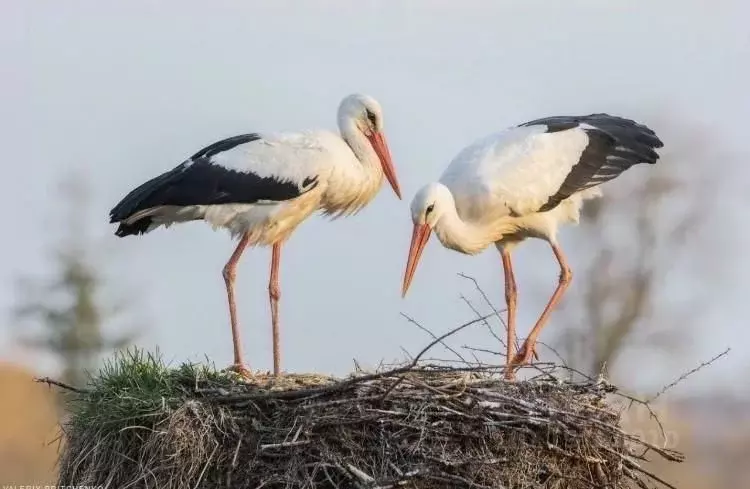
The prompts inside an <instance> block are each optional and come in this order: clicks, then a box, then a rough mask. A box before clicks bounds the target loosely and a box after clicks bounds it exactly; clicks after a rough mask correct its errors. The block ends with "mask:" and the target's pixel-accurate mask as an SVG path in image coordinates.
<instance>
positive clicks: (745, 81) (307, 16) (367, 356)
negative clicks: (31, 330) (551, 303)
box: [0, 0, 750, 388]
mask: <svg viewBox="0 0 750 489" xmlns="http://www.w3.org/2000/svg"><path fill="white" fill-rule="evenodd" d="M748 18H750V9H748V7H747V6H746V5H743V2H740V1H739V0H738V1H717V2H712V3H709V2H703V1H696V0H690V1H677V0H674V1H661V2H653V1H641V0H639V1H631V2H627V5H626V6H625V5H620V6H613V5H612V4H611V3H610V2H606V3H603V2H594V1H568V2H559V3H558V2H549V1H541V0H537V1H527V2H523V3H521V2H510V1H503V2H489V1H482V2H480V1H473V2H455V1H450V2H448V1H427V0H424V1H419V2H417V1H411V2H395V1H392V2H374V1H369V2H367V1H360V2H343V1H339V2H331V1H329V2H306V3H304V4H303V2H283V1H277V2H251V1H244V2H239V1H235V2H226V1H217V2H195V1H181V2H153V1H144V0H135V1H129V2H118V3H115V2H101V1H99V2H93V1H86V2H83V1H68V2H40V1H37V2H28V1H24V2H21V1H13V2H4V3H3V4H2V6H0V57H1V58H2V63H0V70H2V72H0V77H1V78H0V79H1V80H2V84H3V90H2V91H1V92H0V105H1V106H2V107H3V111H2V112H3V113H4V114H5V117H3V118H2V120H0V138H2V148H3V153H4V155H3V158H2V165H3V167H2V168H3V172H2V175H3V183H4V186H3V192H2V193H0V205H1V208H2V209H4V210H5V213H4V216H3V221H4V222H3V229H4V231H3V237H4V239H3V240H2V244H0V311H3V312H4V313H7V311H8V310H9V308H10V306H11V305H12V302H13V299H14V289H13V279H14V277H16V276H18V275H19V274H20V273H22V272H25V271H33V272H39V273H44V271H45V268H44V263H43V262H41V261H40V260H43V259H44V258H45V256H44V246H46V243H45V234H46V233H53V232H54V233H56V232H57V231H58V229H57V228H55V227H54V226H53V225H52V224H51V223H49V218H52V217H54V216H55V215H58V214H57V213H58V211H59V205H58V201H57V200H56V197H55V194H54V193H53V189H54V186H55V183H56V181H57V179H59V178H60V177H61V176H63V175H64V174H65V173H66V172H69V171H73V170H75V169H84V170H85V171H86V172H87V173H88V175H89V179H90V181H91V182H93V183H94V185H95V189H94V190H95V196H94V201H93V204H94V206H93V208H92V209H91V212H90V214H89V215H88V216H87V217H86V218H87V219H89V220H90V222H91V226H92V229H93V230H94V232H95V233H96V234H97V235H99V236H102V243H103V244H102V248H101V250H100V251H101V252H102V254H103V253H104V252H105V251H106V253H108V257H107V258H105V259H106V264H107V274H108V276H109V277H111V280H112V281H113V283H114V284H115V286H116V287H118V288H119V289H120V290H122V291H124V292H126V293H133V292H135V293H136V294H137V296H138V299H139V301H140V303H141V304H142V305H143V306H144V307H145V310H144V314H145V315H146V317H148V318H149V319H150V320H151V323H150V324H153V327H152V328H151V329H150V330H149V331H148V334H147V335H146V336H145V337H143V338H142V339H141V344H142V345H144V346H148V347H153V346H154V345H156V344H158V345H159V347H160V349H161V350H162V351H163V352H164V354H165V356H166V357H167V358H168V359H172V360H183V359H188V358H189V359H194V360H200V359H201V357H202V356H203V355H204V354H205V355H208V356H209V357H210V358H211V359H213V360H214V361H215V362H216V363H217V364H219V365H224V364H226V363H228V362H229V361H230V360H231V343H230V336H229V326H228V318H227V311H226V304H225V302H226V298H225V293H224V287H223V280H222V277H221V273H220V272H221V268H222V266H223V265H224V263H225V262H226V260H227V258H228V256H229V254H230V253H231V250H232V248H233V246H234V244H233V243H232V242H231V241H230V240H229V238H228V235H226V234H225V233H223V232H212V231H211V230H210V228H209V227H208V226H205V225H202V224H199V223H193V224H188V225H183V226H178V227H174V228H172V229H170V230H167V231H163V230H162V231H160V232H155V233H152V234H151V235H149V236H146V237H144V238H140V239H137V238H136V239H132V238H131V239H118V238H116V237H114V236H113V235H112V232H113V231H114V228H113V227H112V226H110V225H108V224H107V213H108V211H109V209H110V208H111V207H112V206H113V205H114V204H115V203H116V202H117V201H118V200H119V199H120V198H121V197H122V196H123V195H124V194H125V193H126V192H127V191H129V190H130V189H131V188H132V187H134V186H135V185H138V184H140V183H141V182H143V181H144V180H145V179H148V178H150V177H152V176H154V175H156V174H158V173H160V172H162V171H164V170H167V169H170V168H171V167H173V166H174V165H176V164H178V163H179V162H180V161H182V160H183V159H184V158H185V157H187V156H189V155H190V154H192V153H193V152H194V151H195V150H197V149H199V148H200V147H202V146H204V145H206V144H208V143H210V142H213V141H215V140H217V139H219V138H223V137H226V136H229V135H234V134H239V133H243V132H250V131H257V130H260V131H263V130H287V129H301V128H314V127H326V128H335V110H336V107H337V104H338V102H339V100H340V99H341V97H343V96H344V95H346V94H348V93H350V92H353V91H360V92H365V93H368V94H370V95H373V96H374V97H376V98H377V99H378V100H379V101H380V102H381V103H382V105H383V108H384V112H385V127H386V129H385V130H386V134H387V136H388V140H389V144H390V147H391V151H392V153H393V156H394V161H395V164H396V167H397V169H398V172H399V178H400V181H401V186H402V190H403V192H404V201H403V202H399V201H397V200H396V199H395V197H394V196H393V195H392V193H391V192H390V191H389V190H388V189H387V188H384V191H383V192H381V194H380V195H379V196H378V198H377V199H376V200H375V201H374V202H373V203H372V204H371V205H370V206H369V207H368V208H367V209H366V210H364V211H363V212H362V213H361V214H359V215H357V216H355V217H352V218H348V219H342V220H339V221H337V222H333V223H329V222H326V221H325V220H324V219H322V218H318V217H316V218H313V219H312V220H310V221H308V222H307V223H305V224H303V225H302V226H301V227H300V228H299V230H298V232H297V233H296V234H295V235H294V236H293V238H292V239H291V241H290V242H289V243H288V245H287V246H286V248H285V249H284V254H283V256H282V268H281V285H282V294H283V296H282V300H281V321H282V342H283V346H282V348H283V350H282V352H283V367H284V368H285V369H288V370H294V371H300V370H318V371H325V372H334V373H338V374H343V373H345V372H347V371H348V370H349V369H350V367H351V365H352V358H357V359H358V360H359V361H360V363H362V364H363V365H374V364H376V363H377V362H378V361H380V360H381V359H386V360H393V359H397V358H400V357H401V355H402V353H401V350H400V348H401V347H404V348H406V349H408V350H409V351H412V352H415V351H417V350H419V349H420V348H421V346H422V345H423V344H424V342H425V341H426V338H425V335H424V333H422V332H420V331H419V330H417V329H416V328H414V327H413V326H411V325H408V324H407V323H406V322H405V321H404V320H403V319H402V318H400V317H399V312H401V311H404V312H406V313H409V314H411V315H413V316H415V317H416V318H417V319H419V320H420V321H422V322H423V323H424V324H426V325H429V326H430V327H431V328H432V329H433V330H434V331H445V330H447V329H449V328H450V327H452V326H454V325H456V324H458V323H460V322H463V321H465V320H466V319H467V318H469V317H470V313H469V312H468V311H467V310H466V308H465V306H463V304H462V303H461V302H460V300H459V297H458V296H459V294H461V293H470V292H471V288H470V287H469V286H468V285H467V284H465V283H464V282H463V281H462V280H461V279H459V278H458V277H456V273H457V272H465V273H467V274H470V275H473V276H475V277H476V278H477V279H478V280H479V281H480V282H481V283H482V284H483V286H485V288H486V289H487V291H488V292H489V293H490V294H492V297H493V299H495V300H496V302H497V303H499V304H501V303H502V273H501V269H500V266H499V260H498V258H497V257H496V256H494V255H493V251H488V252H487V253H485V254H483V255H481V256H479V257H466V256H462V255H459V254H457V253H454V252H449V251H447V250H444V249H442V248H440V247H439V246H438V244H437V242H435V243H432V244H431V246H429V247H428V249H427V250H426V252H425V256H424V258H423V260H422V264H421V266H420V270H419V271H418V273H417V276H416V278H415V282H414V284H413V286H412V290H411V291H410V294H409V296H408V297H407V299H406V300H402V299H401V298H400V282H401V277H402V273H403V267H404V264H405V260H406V253H407V248H408V242H409V236H410V230H411V223H410V220H409V212H408V203H409V201H410V200H411V198H412V196H413V195H414V192H416V190H417V188H418V187H419V186H421V185H422V184H423V183H426V182H427V181H430V180H433V179H435V178H437V177H438V176H439V174H440V172H441V171H442V169H443V168H444V167H445V166H446V165H447V163H448V161H449V160H450V159H451V158H452V157H453V155H454V154H455V153H456V152H457V151H458V150H459V149H461V148H462V147H463V146H465V145H467V144H469V143H470V142H471V141H472V140H474V139H475V138H477V137H479V136H482V135H484V134H486V133H488V132H492V131H495V130H499V129H502V128H504V127H506V126H509V125H512V124H517V123H520V122H524V121H526V120H529V119H532V118H537V117H542V116H547V115H557V114H576V113H587V112H595V111H596V112H600V111H606V112H611V113H618V114H622V115H625V116H628V117H632V118H635V119H639V120H642V121H643V122H646V123H649V124H650V125H651V126H653V127H654V129H656V130H657V131H658V132H659V133H660V134H661V135H664V136H665V137H664V139H665V141H667V143H668V144H669V141H668V140H667V137H666V136H670V138H671V140H672V141H678V142H679V141H685V138H686V136H685V135H684V134H681V131H682V130H683V129H682V128H685V127H690V128H692V129H694V128H696V127H698V128H704V129H705V130H706V131H707V134H706V139H707V140H708V141H710V144H712V145H715V146H713V147H712V148H711V149H710V150H709V151H708V154H709V155H730V156H731V157H730V158H727V159H723V158H724V157H723V156H722V158H721V159H720V158H718V157H717V158H715V159H713V158H712V159H710V161H705V164H706V165H711V166H712V167H713V168H715V170H714V171H716V172H721V173H723V174H726V178H725V179H724V184H725V187H724V190H723V192H724V193H725V196H724V198H723V207H722V208H723V209H724V210H725V213H724V212H723V213H722V214H721V215H717V216H715V218H714V219H715V220H716V222H717V223H719V222H720V223H721V225H720V226H715V227H716V228H717V229H720V230H721V232H720V233H717V234H716V235H715V236H713V238H712V239H714V240H716V241H719V240H737V243H738V244H737V245H735V246H728V247H725V248H722V250H724V251H722V254H724V256H727V257H731V259H732V260H736V261H733V262H732V263H733V264H732V267H731V272H732V273H729V274H728V275H727V276H725V277H724V278H723V281H722V283H721V284H720V287H721V291H720V293H715V292H716V287H718V286H717V285H715V284H712V285H711V286H709V287H708V288H707V289H706V290H707V294H706V295H707V296H709V295H710V299H711V300H710V303H709V304H708V306H707V307H708V308H709V314H708V317H710V318H711V319H712V321H711V323H710V326H709V327H708V328H706V331H707V332H706V334H705V335H702V336H700V337H698V336H696V337H695V338H694V340H693V342H692V343H693V344H692V348H691V349H690V351H689V352H688V353H687V354H685V355H684V356H683V357H681V358H680V361H679V362H672V363H670V364H669V365H667V366H665V365H658V364H654V366H653V369H650V371H649V372H647V373H645V374H644V375H643V379H642V380H641V379H639V380H638V381H637V382H635V383H637V384H642V385H645V386H649V385H652V384H654V383H659V382H663V380H665V379H669V378H671V377H672V376H673V375H675V374H679V373H680V371H681V370H682V369H683V368H685V367H690V366H692V365H693V364H695V362H696V361H697V360H698V359H702V358H705V357H710V356H711V355H712V354H713V353H715V352H717V351H720V350H721V349H723V348H724V347H725V346H728V345H730V344H731V343H733V342H736V343H735V344H733V352H732V355H731V357H730V358H729V359H727V360H726V361H724V362H723V363H722V364H719V365H717V366H716V367H715V368H713V369H711V370H710V371H707V372H705V373H702V374H701V375H700V376H697V377H696V378H695V379H694V380H693V383H692V385H693V386H695V387H696V388H699V387H711V386H713V385H715V384H720V385H730V384H732V378H731V374H732V372H733V371H735V369H737V368H743V369H745V372H746V371H747V365H748V362H747V360H746V359H747V357H748V348H750V347H748V344H750V335H749V334H748V332H747V328H746V325H745V323H746V320H745V319H744V318H745V312H744V308H742V307H741V306H743V305H744V302H743V301H746V297H747V290H748V286H749V285H750V279H748V278H747V277H750V261H748V260H747V259H746V258H745V256H744V249H745V246H746V243H747V238H748V236H747V231H746V227H745V226H743V225H741V224H742V223H744V222H745V220H746V217H745V216H744V213H745V210H746V209H747V200H746V199H743V198H742V197H741V196H740V194H739V193H738V190H739V189H741V188H742V183H743V181H744V180H746V179H747V176H748V172H747V170H746V168H744V164H745V162H746V161H748V160H747V157H748V156H749V155H748V153H749V152H748V150H747V146H746V140H747V135H746V132H747V121H748V120H749V118H750V97H748V91H747V87H748V86H750V69H749V68H748V60H749V59H750V31H749V30H748V29H747V19H748ZM675 144H679V143H675ZM670 149H671V150H673V151H674V152H675V153H677V154H678V153H679V148H674V147H673V148H668V150H670ZM645 171H648V169H640V168H639V169H638V170H634V171H633V172H632V174H630V175H628V178H630V179H635V180H637V179H639V178H644V177H645V173H644V172H645ZM675 171H681V172H682V171H689V170H688V169H685V168H676V169H675ZM617 184H618V183H617V181H616V182H613V183H612V185H617ZM605 191H606V188H605ZM574 234H575V230H574V229H569V230H567V231H566V232H564V233H563V235H562V240H563V245H565V244H566V242H567V243H568V246H569V248H568V253H569V255H570V256H571V262H572V263H573V266H574V267H575V266H576V264H579V265H580V264H583V263H584V261H585V257H584V256H582V255H581V254H577V253H576V250H575V247H574V246H571V243H574ZM729 253H731V255H730V254H729ZM269 256H270V253H269V251H268V250H264V249H259V250H250V251H249V252H248V253H247V254H246V255H245V257H244V258H243V261H242V264H241V266H240V269H239V278H238V290H237V294H238V298H239V306H238V307H239V314H240V319H241V326H242V333H243V339H244V345H245V349H246V357H247V360H249V361H250V363H251V364H252V365H253V366H256V367H265V368H270V365H271V351H270V324H269V323H270V322H269V310H268V298H267V290H266V286H267V280H268V267H269ZM707 259H709V260H711V259H715V258H714V257H713V252H712V249H711V248H708V249H707ZM516 270H517V275H518V277H519V286H520V287H521V289H520V290H521V299H520V300H521V303H520V308H521V309H520V316H519V323H520V327H521V328H522V334H523V331H526V330H527V328H528V325H529V324H531V322H532V321H533V320H534V319H535V318H536V315H538V313H539V311H540V308H541V306H542V304H543V303H542V300H543V299H544V297H543V296H544V295H545V294H547V293H549V292H550V291H551V289H552V287H553V286H554V283H555V280H556V276H557V269H556V268H555V264H554V261H553V259H552V257H551V256H550V255H549V253H548V251H547V249H546V248H545V246H544V245H543V244H542V243H534V244H529V246H525V247H524V249H522V250H520V251H519V253H518V257H517V265H516ZM668 282H669V281H668ZM693 285H694V286H695V284H693ZM681 286H682V284H681V283H680V279H679V278H676V279H674V280H672V281H671V282H670V283H667V284H665V287H673V288H674V289H675V290H679V288H680V287H681ZM709 289H711V290H709ZM540 291H541V292H540ZM524 292H527V294H525V295H524ZM708 292H711V294H708ZM570 294H571V295H573V294H576V286H575V284H574V285H573V286H572V288H571V291H570ZM678 295H679V294H678ZM529 296H531V297H529ZM554 328H555V326H554V316H553V319H552V325H551V326H550V327H549V328H548V329H547V330H545V333H544V335H545V339H551V338H552V336H554V331H553V329H554ZM9 342H10V333H9V328H2V329H0V358H10V359H14V360H21V361H24V362H26V363H31V362H32V361H33V359H32V358H31V357H29V356H27V355H26V354H25V353H24V354H21V353H18V352H17V351H14V349H13V348H12V346H11V345H10V343H9ZM482 342H484V343H486V342H487V339H486V335H485V334H484V333H483V332H482V331H481V329H477V330H476V331H475V332H472V331H467V332H465V333H464V334H463V335H462V336H461V338H459V339H457V340H456V341H455V342H454V344H458V345H460V344H463V343H472V344H475V345H476V344H479V343H482ZM649 358H650V357H649Z"/></svg>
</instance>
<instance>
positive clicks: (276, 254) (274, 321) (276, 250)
mask: <svg viewBox="0 0 750 489" xmlns="http://www.w3.org/2000/svg"><path fill="white" fill-rule="evenodd" d="M280 260H281V244H280V243H276V244H274V245H273V251H272V254H271V277H270V279H269V281H268V298H269V300H270V302H271V327H272V329H273V374H274V375H276V376H278V375H279V373H280V371H281V352H280V348H279V298H280V297H281V288H280V287H279V261H280Z"/></svg>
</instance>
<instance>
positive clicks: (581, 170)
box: [521, 114, 664, 212]
mask: <svg viewBox="0 0 750 489" xmlns="http://www.w3.org/2000/svg"><path fill="white" fill-rule="evenodd" d="M583 124H585V125H586V126H588V127H584V128H582V129H583V130H584V131H586V134H587V135H588V138H589V143H588V145H587V146H586V148H585V149H584V150H583V153H582V154H581V157H580V159H579V161H578V163H576V164H575V165H573V167H572V168H571V170H570V173H568V176H567V177H566V178H565V180H564V181H563V183H562V185H561V186H560V188H559V189H558V191H557V192H556V193H555V194H554V195H552V196H551V197H550V198H549V200H548V201H547V202H546V203H545V204H544V205H543V206H542V207H540V208H539V212H546V211H549V210H551V209H554V208H555V207H557V205H558V204H559V203H560V202H562V201H563V200H565V199H567V198H568V197H570V196H571V195H573V194H574V193H576V192H581V191H583V190H586V189H588V188H591V187H594V186H596V185H600V184H602V183H604V182H607V181H609V180H612V179H613V178H616V177H617V176H619V175H620V174H622V173H623V172H624V171H626V170H627V169H628V168H630V167H631V166H633V165H636V164H639V163H648V164H654V163H656V161H657V160H658V159H659V154H658V153H657V152H656V151H655V150H656V149H657V148H661V147H662V146H664V144H663V143H662V141H661V140H660V139H659V138H658V137H657V136H656V133H654V131H653V130H652V129H650V128H648V127H647V126H645V125H643V124H639V123H637V122H635V121H632V120H630V119H625V118H622V117H616V116H612V115H609V114H590V115H586V116H576V117H571V116H557V117H547V118H543V119H537V120H534V121H530V122H526V123H524V124H521V126H533V125H545V126H547V132H559V131H565V130H568V129H573V128H576V127H580V126H581V125H583Z"/></svg>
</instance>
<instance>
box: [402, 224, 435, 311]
mask: <svg viewBox="0 0 750 489" xmlns="http://www.w3.org/2000/svg"><path fill="white" fill-rule="evenodd" d="M430 233H432V229H430V227H429V226H428V225H427V224H415V225H414V231H413V232H412V235H411V246H410V247H409V260H408V261H407V262H406V272H405V273H404V285H403V287H402V288H401V297H406V291H408V290H409V285H411V280H412V278H414V272H415V271H416V269H417V264H418V263H419V258H420V257H421V256H422V252H423V251H424V247H425V245H426V244H427V241H429V239H430Z"/></svg>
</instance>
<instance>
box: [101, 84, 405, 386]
mask: <svg viewBox="0 0 750 489" xmlns="http://www.w3.org/2000/svg"><path fill="white" fill-rule="evenodd" d="M338 126H339V130H340V133H341V135H338V134H335V133H333V132H329V131H307V132H299V133H281V134H258V133H252V134H243V135H239V136H234V137H230V138H228V139H224V140H222V141H219V142H216V143H214V144H211V145H210V146H207V147H205V148H203V149H201V150H200V151H198V152H197V153H195V154H194V155H193V156H192V157H190V158H189V159H188V160H186V161H184V162H183V163H182V164H180V165H178V166H177V167H176V168H174V169H173V170H171V171H168V172H166V173H164V174H162V175H159V176H157V177H156V178H153V179H152V180H149V181H148V182H146V183H144V184H143V185H141V186H139V187H137V188H136V189H135V190H133V191H131V192H130V193H129V194H127V195H126V196H125V198H123V199H122V201H120V203H119V204H117V205H116V206H115V207H114V208H113V209H112V210H111V212H110V222H112V223H119V227H118V228H117V231H116V232H115V234H116V235H117V236H121V237H123V236H129V235H139V234H144V233H147V232H150V231H152V230H154V229H156V228H158V227H159V226H162V225H163V226H165V227H169V226H170V225H172V224H175V223H180V222H185V221H194V220H203V221H206V222H207V223H208V224H210V225H211V226H212V227H213V228H214V229H216V228H225V229H227V230H228V231H229V232H230V233H231V235H232V237H233V238H239V244H238V245H237V248H236V249H235V250H234V253H232V255H231V258H230V259H229V261H228V262H227V264H226V266H225V267H224V269H223V276H224V280H225V283H226V289H227V298H228V302H229V317H230V322H231V327H232V341H233V343H234V364H233V366H232V367H231V368H232V369H233V370H236V371H237V372H239V373H241V374H242V375H250V371H249V370H248V369H247V368H246V366H245V364H244V363H243V355H242V347H241V343H240V335H239V328H238V324H237V314H236V306H235V299H234V279H235V274H236V267H237V262H238V261H239V259H240V256H241V255H242V252H243V250H244V249H245V248H246V247H248V246H257V245H260V246H272V247H273V251H272V258H271V274H270V280H269V284H268V292H269V298H270V304H271V316H272V320H271V322H272V328H273V367H274V374H275V375H278V374H279V371H280V353H279V325H278V302H279V297H280V287H279V280H278V270H279V260H280V256H281V246H282V244H283V243H284V241H285V240H286V239H287V238H289V236H290V235H291V234H292V232H293V231H294V229H295V228H296V227H297V226H298V225H299V224H300V223H301V222H302V221H303V220H304V219H306V218H307V217H308V216H310V215H311V214H312V213H313V212H315V211H317V210H321V211H322V212H323V214H326V215H330V216H332V217H333V218H336V217H339V216H342V215H351V214H354V213H356V212H357V211H359V210H361V209H362V208H363V207H364V206H366V205H367V204H368V203H369V202H370V201H371V200H372V199H373V198H374V197H375V195H376V194H377V193H378V191H379V190H380V186H381V184H382V181H383V174H385V177H386V178H387V179H388V182H389V183H390V184H391V187H392V188H393V191H394V192H395V193H396V195H397V196H398V198H399V199H400V198H401V191H400V189H399V185H398V181H397V179H396V172H395V170H394V167H393V163H392V162H391V155H390V152H389V149H388V145H387V144H386V140H385V136H384V135H383V112H382V110H381V107H380V104H379V103H378V102H377V101H376V100H375V99H373V98H372V97H369V96H366V95H360V94H353V95H349V96H348V97H346V98H344V99H343V100H342V102H341V104H340V105H339V109H338Z"/></svg>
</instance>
